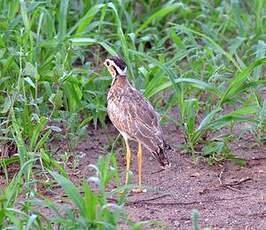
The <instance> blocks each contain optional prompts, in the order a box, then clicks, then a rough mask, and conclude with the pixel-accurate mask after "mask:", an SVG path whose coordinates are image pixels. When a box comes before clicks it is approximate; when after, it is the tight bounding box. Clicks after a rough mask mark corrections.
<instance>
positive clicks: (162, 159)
mask: <svg viewBox="0 0 266 230" xmlns="http://www.w3.org/2000/svg"><path fill="white" fill-rule="evenodd" d="M170 151H172V148H171V147H170V145H168V144H167V143H166V142H165V141H163V143H162V145H160V146H158V150H157V151H156V152H153V155H154V156H155V158H156V159H157V160H158V162H159V163H160V165H161V166H163V167H165V166H167V165H170V162H169V157H168V155H169V152H170Z"/></svg>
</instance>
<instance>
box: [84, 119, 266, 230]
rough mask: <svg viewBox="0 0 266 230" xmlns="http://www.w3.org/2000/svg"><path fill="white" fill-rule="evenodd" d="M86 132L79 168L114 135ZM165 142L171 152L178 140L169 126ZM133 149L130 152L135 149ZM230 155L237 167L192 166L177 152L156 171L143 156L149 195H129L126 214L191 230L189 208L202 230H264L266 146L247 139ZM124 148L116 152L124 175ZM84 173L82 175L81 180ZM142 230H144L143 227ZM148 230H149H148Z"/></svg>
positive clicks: (155, 165)
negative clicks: (242, 162) (196, 213)
mask: <svg viewBox="0 0 266 230" xmlns="http://www.w3.org/2000/svg"><path fill="white" fill-rule="evenodd" d="M107 130H108V131H106V130H99V131H95V130H90V138H88V139H87V140H86V141H84V142H83V143H82V144H81V145H79V151H80V152H84V153H85V156H84V158H83V160H82V163H81V164H80V166H79V169H80V170H81V171H83V170H82V169H86V166H87V165H88V164H90V163H95V160H96V159H97V157H98V155H97V153H100V152H104V150H103V146H105V145H106V143H107V141H108V139H109V138H110V136H113V137H115V135H116V134H117V132H116V130H115V129H114V128H113V127H112V125H109V127H108V129H107ZM164 132H165V134H166V139H167V140H168V142H169V143H170V144H171V145H172V146H173V147H174V148H175V147H176V145H177V143H180V140H181V139H182V138H181V135H180V134H179V132H178V130H177V129H176V128H175V127H174V126H173V125H171V124H170V125H167V126H165V127H164ZM134 147H135V148H134ZM177 148H178V146H177ZM232 148H233V150H234V153H235V154H236V155H237V156H239V157H241V158H243V159H245V160H246V166H244V167H241V166H239V165H236V164H234V163H233V162H231V161H226V162H223V163H219V164H215V165H212V166H211V165H209V164H208V163H206V162H203V161H200V162H195V161H194V160H192V158H191V157H190V156H188V155H186V154H180V153H179V150H178V149H177V150H176V153H175V154H173V155H172V156H171V162H172V166H171V168H170V169H167V170H165V171H161V172H158V170H159V169H160V168H159V164H158V163H157V162H156V160H154V159H152V158H151V156H150V154H149V153H148V152H147V151H144V153H143V155H144V159H143V162H144V163H143V183H144V185H145V186H146V187H147V189H148V192H146V193H142V194H132V195H131V196H130V197H129V201H128V204H127V205H126V210H127V212H128V214H129V217H130V218H131V219H133V220H135V221H146V220H161V221H162V222H163V223H164V224H165V228H166V229H169V230H170V229H192V228H191V213H192V209H194V208H195V209H198V210H199V212H200V225H201V227H202V228H203V227H211V228H212V229H266V180H265V178H266V146H264V147H258V146H256V145H255V144H254V143H253V142H252V139H251V138H250V137H247V138H246V139H245V138H242V139H241V140H240V141H238V142H236V143H234V144H233V145H232ZM133 149H134V150H133V151H134V153H135V154H133V155H134V156H133V161H132V162H133V165H132V166H131V170H132V172H133V175H134V177H133V178H134V182H136V180H137V158H136V146H135V145H134V144H133ZM122 151H123V149H122V148H121V149H117V151H116V152H117V158H118V162H119V168H120V171H121V172H122V175H123V176H124V172H125V160H124V157H123V154H122ZM85 174H86V171H83V173H82V175H85ZM145 229H147V228H145ZM150 229H154V227H151V228H150Z"/></svg>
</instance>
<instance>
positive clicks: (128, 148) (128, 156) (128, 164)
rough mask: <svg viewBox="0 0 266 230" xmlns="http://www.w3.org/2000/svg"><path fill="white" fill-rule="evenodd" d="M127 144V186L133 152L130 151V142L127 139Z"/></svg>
mask: <svg viewBox="0 0 266 230" xmlns="http://www.w3.org/2000/svg"><path fill="white" fill-rule="evenodd" d="M125 143H126V149H127V153H126V164H127V165H126V182H125V184H126V185H127V184H128V173H129V167H130V160H131V151H130V147H129V144H128V140H127V139H125Z"/></svg>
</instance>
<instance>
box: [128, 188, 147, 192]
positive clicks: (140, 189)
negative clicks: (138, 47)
mask: <svg viewBox="0 0 266 230" xmlns="http://www.w3.org/2000/svg"><path fill="white" fill-rule="evenodd" d="M132 192H134V193H145V192H147V189H143V188H136V189H132Z"/></svg>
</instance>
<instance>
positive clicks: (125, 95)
mask: <svg viewBox="0 0 266 230" xmlns="http://www.w3.org/2000/svg"><path fill="white" fill-rule="evenodd" d="M107 101H108V106H107V112H108V115H109V118H110V120H111V121H112V123H113V124H114V126H115V127H116V128H117V129H118V130H119V131H120V133H121V134H122V135H123V137H124V138H126V139H132V140H135V141H138V142H139V143H141V144H142V145H143V146H145V147H146V148H147V149H148V150H150V152H151V153H152V154H153V155H154V157H155V158H156V159H157V160H158V161H159V163H160V164H161V165H162V166H165V165H166V164H169V162H168V158H167V156H166V151H167V150H168V149H169V146H168V145H167V144H166V143H165V140H164V136H163V132H162V128H161V126H160V122H159V121H160V117H159V114H158V113H157V112H155V110H154V109H153V107H152V105H151V104H150V103H149V102H148V101H147V100H146V99H145V98H144V96H143V95H142V94H141V93H140V92H139V91H137V90H136V89H135V88H133V87H132V85H131V84H130V83H129V81H128V79H127V77H126V76H121V75H118V76H116V78H115V79H114V80H113V82H112V86H111V88H110V90H109V92H108V97H107Z"/></svg>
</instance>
